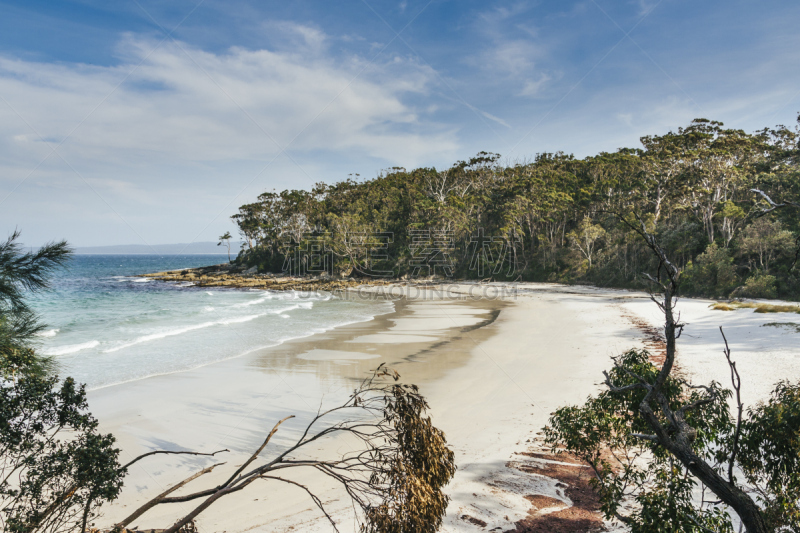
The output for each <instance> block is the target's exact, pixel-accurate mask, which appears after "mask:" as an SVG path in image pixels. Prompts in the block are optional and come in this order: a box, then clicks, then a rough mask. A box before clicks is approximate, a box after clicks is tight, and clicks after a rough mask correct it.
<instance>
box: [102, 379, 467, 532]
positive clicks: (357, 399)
mask: <svg viewBox="0 0 800 533" xmlns="http://www.w3.org/2000/svg"><path fill="white" fill-rule="evenodd" d="M398 378H399V375H398V374H397V372H395V371H393V370H390V369H387V368H386V367H384V366H383V365H381V366H380V367H379V368H378V369H377V370H376V371H375V372H374V374H373V375H372V376H371V377H369V378H368V379H366V380H364V381H363V382H362V383H361V384H360V386H359V387H358V388H356V389H355V390H354V391H353V393H352V394H351V395H350V396H349V398H348V399H347V400H346V401H345V402H344V403H343V404H342V405H340V406H338V407H334V408H332V409H329V410H327V411H320V412H318V413H317V414H316V416H315V417H314V418H313V419H312V420H311V422H310V423H309V424H308V425H307V426H306V428H305V430H304V431H303V432H302V434H301V435H300V437H299V438H298V439H297V440H296V441H295V442H294V444H292V445H291V446H289V447H288V448H286V449H285V450H283V451H282V452H280V453H278V454H277V455H274V456H273V457H272V458H269V459H266V460H265V459H264V458H262V453H263V452H264V450H265V449H266V448H267V446H268V444H269V443H270V440H271V439H272V437H273V436H274V435H275V433H276V432H277V431H278V429H279V428H280V426H281V424H283V423H284V422H285V421H286V420H288V419H289V418H293V417H292V416H289V417H286V418H284V419H283V420H281V421H279V422H278V423H277V424H275V427H273V428H272V431H270V432H269V434H268V435H267V436H266V438H265V440H264V442H263V443H262V444H261V446H259V448H258V449H257V450H255V452H254V453H253V454H252V455H251V456H250V458H249V459H248V460H247V461H245V462H244V464H242V465H241V466H240V467H239V468H237V469H236V470H235V471H234V472H232V473H231V475H230V476H229V477H228V478H227V479H226V481H224V482H223V483H221V484H219V485H216V486H214V487H210V488H207V489H203V490H198V491H195V492H193V493H191V494H187V495H181V496H171V494H173V493H174V492H175V491H177V490H178V489H180V488H182V487H184V486H186V485H187V484H189V483H190V482H192V481H194V480H195V479H197V478H199V477H201V476H203V475H204V474H207V473H208V472H210V471H211V470H213V469H215V468H217V467H220V466H222V465H223V464H224V463H221V464H214V465H211V466H209V467H207V468H205V469H203V470H201V471H199V472H197V473H195V474H193V475H192V476H190V477H189V478H187V479H185V480H183V481H181V482H180V483H178V484H176V485H173V486H172V487H170V488H168V489H167V490H165V491H164V492H162V493H161V494H159V495H158V496H156V497H154V498H153V499H151V500H150V501H149V502H147V503H146V504H144V505H143V506H141V507H140V508H139V509H137V510H136V511H134V512H133V513H132V514H131V515H130V516H128V517H127V518H125V519H124V520H122V521H121V522H119V523H117V524H116V525H115V526H114V528H113V530H115V531H122V530H124V529H125V528H126V527H127V526H128V525H129V524H131V523H133V521H134V520H137V519H138V518H139V517H141V516H142V515H143V514H144V513H146V512H147V511H148V510H150V509H152V508H153V507H155V506H158V505H166V504H172V503H179V502H199V504H198V505H197V506H196V507H195V508H194V509H193V510H192V511H191V512H189V513H188V514H187V515H186V516H184V517H182V518H180V519H179V520H178V521H177V522H175V523H174V524H173V525H172V526H171V527H169V528H167V529H166V530H165V533H175V532H177V531H178V530H180V529H181V528H183V527H184V526H186V525H187V524H192V523H193V521H194V520H195V519H196V518H197V517H198V516H199V515H200V514H201V513H202V512H203V511H205V510H206V509H208V508H209V507H210V506H211V505H212V504H214V503H216V502H217V501H218V500H220V499H222V498H223V497H225V496H228V495H231V494H234V493H236V492H239V491H241V490H243V489H245V488H247V487H248V486H249V485H250V484H251V483H254V482H256V481H265V480H271V481H276V482H279V483H285V484H288V485H292V486H295V487H299V488H301V489H303V490H304V491H305V492H306V493H307V494H308V496H309V498H311V500H312V501H313V502H314V503H315V504H316V506H317V507H318V508H319V510H320V511H321V512H322V514H323V515H324V516H325V517H326V518H327V519H328V521H329V522H330V523H331V526H332V527H333V529H334V530H336V531H338V529H337V527H336V522H335V520H334V519H333V517H332V516H331V515H330V514H329V512H328V510H327V509H326V508H325V505H324V504H323V503H322V501H321V499H320V498H319V496H318V495H317V494H316V493H315V492H314V488H313V487H310V486H306V485H303V484H301V483H298V482H297V481H294V480H292V479H290V478H289V477H287V474H288V471H289V470H291V469H295V468H313V469H315V470H316V471H318V472H320V473H321V474H323V475H324V476H326V477H328V478H330V479H333V480H335V481H336V482H338V483H339V484H340V485H341V487H343V488H344V490H345V492H346V494H347V495H348V497H349V498H350V499H351V500H352V502H353V504H354V508H355V509H356V510H357V511H356V520H357V521H358V522H359V523H360V525H361V530H362V531H364V532H371V533H394V532H397V533H400V532H404V531H418V532H430V533H433V532H434V531H436V530H437V529H438V528H439V526H440V525H441V522H442V518H443V517H444V514H445V509H446V507H447V502H448V501H449V497H448V496H446V495H445V494H444V493H443V492H442V487H443V486H444V485H445V484H447V483H448V482H449V481H450V479H451V478H452V476H453V474H454V473H455V463H454V456H453V452H452V451H451V450H450V448H448V447H447V445H446V441H445V437H444V434H443V433H442V432H441V431H440V430H439V429H437V428H436V427H434V426H433V424H432V423H431V420H430V418H428V417H425V416H424V414H425V411H426V410H427V408H428V404H427V403H426V401H425V398H424V397H423V396H422V395H421V394H420V393H419V390H418V389H417V387H416V386H415V385H406V384H402V383H399V382H398ZM343 435H349V436H350V437H355V441H356V442H357V443H359V445H358V446H357V447H356V448H357V449H355V450H353V451H352V452H350V453H347V454H345V455H344V456H342V457H340V458H338V459H333V460H319V459H296V458H295V457H296V456H299V455H302V452H303V450H304V448H306V447H308V446H309V445H310V444H312V443H317V444H318V443H319V442H320V441H322V440H323V439H330V438H332V437H337V436H343ZM216 453H218V452H216ZM259 462H261V463H262V464H258V463H259Z"/></svg>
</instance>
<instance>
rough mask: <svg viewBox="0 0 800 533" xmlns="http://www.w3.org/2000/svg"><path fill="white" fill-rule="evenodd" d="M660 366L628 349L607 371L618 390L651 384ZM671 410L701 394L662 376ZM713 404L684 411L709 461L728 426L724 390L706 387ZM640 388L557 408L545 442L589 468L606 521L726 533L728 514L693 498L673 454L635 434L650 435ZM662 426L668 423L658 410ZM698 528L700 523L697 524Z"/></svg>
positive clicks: (697, 447)
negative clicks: (641, 412) (641, 408)
mask: <svg viewBox="0 0 800 533" xmlns="http://www.w3.org/2000/svg"><path fill="white" fill-rule="evenodd" d="M658 371H659V369H658V368H657V367H656V366H655V365H653V364H652V363H651V362H650V361H649V354H648V352H647V351H645V350H642V351H637V350H631V351H628V352H626V353H624V354H622V355H621V356H620V357H619V358H617V359H616V365H615V366H614V368H613V369H612V370H611V371H610V372H609V377H610V380H611V381H612V382H613V383H615V384H616V385H617V386H619V387H624V386H626V385H631V384H633V383H635V382H637V378H635V377H634V376H639V377H640V378H642V380H644V381H646V382H648V383H653V382H654V381H655V379H656V376H657V374H658ZM662 390H663V392H664V394H665V396H666V398H667V399H668V401H669V404H670V406H671V407H672V408H673V409H674V410H677V409H678V408H679V407H680V406H681V405H685V404H687V403H692V402H695V401H697V400H699V399H701V398H702V397H703V396H702V395H701V393H700V392H699V391H698V390H697V389H692V388H690V387H688V386H687V385H686V384H685V383H684V382H683V381H681V380H678V379H675V378H673V377H668V378H667V381H666V382H665V384H664V388H663V389H662ZM711 390H713V391H714V401H712V402H710V403H708V404H705V405H702V406H700V407H699V408H698V409H695V410H691V411H689V412H688V413H687V416H686V421H687V423H689V424H690V425H691V426H692V427H694V428H695V429H696V430H697V433H696V436H695V439H694V442H693V447H694V451H695V453H697V454H698V455H700V456H701V457H706V458H709V459H710V460H711V462H712V463H714V462H717V461H718V459H719V457H720V451H719V450H720V449H719V447H720V446H721V445H722V444H723V443H724V442H726V439H729V438H730V435H731V433H732V430H733V422H732V420H731V417H730V414H729V412H728V404H727V399H728V398H729V397H730V391H728V390H725V389H722V388H721V387H720V386H719V385H718V384H716V383H712V385H711ZM645 394H646V391H645V390H644V389H631V390H627V391H624V392H611V391H608V390H607V391H604V392H601V393H600V394H598V395H597V396H595V397H592V398H589V399H588V400H587V402H586V403H585V404H584V405H582V406H568V407H562V408H560V409H558V410H557V411H556V412H555V413H553V415H552V416H551V418H550V421H549V423H548V425H547V426H546V427H545V440H546V442H547V443H548V444H549V445H551V446H552V447H553V449H554V450H563V451H567V452H569V453H571V454H574V455H576V456H577V457H579V458H581V459H583V460H584V461H586V462H587V463H588V464H589V465H590V466H591V467H592V469H593V470H594V472H595V474H596V477H595V479H594V480H593V483H594V486H595V488H596V490H597V492H598V494H599V495H600V502H601V510H602V512H603V514H604V515H605V517H606V518H607V519H609V520H621V521H623V522H624V523H626V525H628V526H629V527H630V528H631V531H633V532H636V533H639V532H641V533H644V532H654V531H658V532H661V531H663V532H683V531H692V532H694V531H697V532H700V531H703V529H702V527H705V528H709V529H712V530H714V531H730V532H732V531H733V530H732V529H731V524H730V519H729V517H728V516H727V515H726V514H725V513H722V512H720V510H719V509H717V508H716V507H714V506H710V505H698V504H697V503H696V502H695V501H694V499H693V490H694V489H695V486H696V485H697V480H696V479H694V478H693V476H692V475H691V474H690V473H689V472H688V471H687V470H686V468H685V467H683V466H682V465H680V463H677V462H676V461H675V459H674V458H673V456H672V455H670V454H669V453H668V452H667V451H666V450H665V449H664V448H662V447H661V446H659V445H657V444H655V443H654V442H653V441H651V440H647V439H643V438H641V437H638V436H637V434H647V433H649V432H650V431H651V430H650V428H649V426H648V425H647V424H646V423H645V421H644V419H643V418H642V417H641V416H640V415H639V404H640V403H641V401H642V400H643V398H644V395H645ZM658 416H659V419H660V421H661V422H662V424H664V425H666V426H667V427H669V424H668V423H667V422H666V420H665V419H664V417H663V414H661V413H659V415H658ZM698 524H700V525H702V527H700V526H699V525H698Z"/></svg>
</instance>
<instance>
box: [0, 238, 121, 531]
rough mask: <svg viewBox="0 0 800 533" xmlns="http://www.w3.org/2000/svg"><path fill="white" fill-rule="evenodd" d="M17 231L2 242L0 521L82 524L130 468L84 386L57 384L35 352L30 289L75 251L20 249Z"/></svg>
mask: <svg viewBox="0 0 800 533" xmlns="http://www.w3.org/2000/svg"><path fill="white" fill-rule="evenodd" d="M18 237H19V233H18V232H14V233H13V234H12V235H11V236H10V237H9V238H8V240H7V241H6V242H4V243H0V525H2V526H3V531H8V532H13V533H33V532H39V531H42V532H44V531H47V532H60V531H74V530H78V531H80V530H81V529H82V528H83V526H84V525H86V524H87V523H89V521H90V520H91V519H92V518H93V517H94V516H96V514H97V508H98V507H99V505H101V504H102V503H103V502H106V501H110V500H113V499H114V498H116V496H117V494H118V493H119V490H120V488H121V487H122V478H123V476H124V474H125V472H124V471H123V470H122V469H121V468H120V465H119V462H118V460H117V459H118V454H119V450H117V449H116V448H114V447H113V445H114V437H112V436H111V435H102V434H100V433H98V431H97V421H96V420H95V419H94V418H92V416H91V415H90V414H89V413H88V412H86V408H87V405H86V393H85V390H84V388H83V386H81V387H78V386H76V384H75V382H74V381H73V380H72V379H70V378H67V379H66V380H64V382H63V383H59V380H58V378H57V377H56V376H55V375H54V372H53V364H52V361H51V360H49V359H47V358H43V357H41V356H39V355H37V354H36V351H35V335H36V334H37V333H38V332H40V331H41V330H42V328H43V327H44V326H43V325H42V324H41V323H40V322H39V319H38V317H37V316H36V315H35V314H34V313H33V311H31V309H30V308H29V307H28V305H27V303H26V301H25V296H26V294H28V293H29V292H31V291H38V290H43V289H46V288H48V287H49V281H50V275H51V274H52V272H53V270H54V269H56V268H58V267H60V266H62V265H63V264H64V263H65V261H66V260H67V259H68V257H69V255H70V250H69V248H68V247H67V245H66V243H64V242H61V243H55V244H48V245H45V246H44V247H42V248H40V249H39V250H37V251H35V252H23V251H22V246H21V245H20V244H19V243H18V242H16V241H17V238H18Z"/></svg>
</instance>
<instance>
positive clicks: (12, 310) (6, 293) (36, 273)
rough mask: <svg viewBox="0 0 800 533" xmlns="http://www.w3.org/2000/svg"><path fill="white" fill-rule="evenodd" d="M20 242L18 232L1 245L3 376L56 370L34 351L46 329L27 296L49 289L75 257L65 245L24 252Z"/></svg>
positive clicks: (0, 357)
mask: <svg viewBox="0 0 800 533" xmlns="http://www.w3.org/2000/svg"><path fill="white" fill-rule="evenodd" d="M18 238H19V232H18V231H15V232H14V233H12V234H11V236H9V237H8V239H7V240H6V241H5V242H0V376H8V375H11V374H14V373H16V372H18V371H22V372H35V373H39V374H42V373H47V372H51V371H52V370H53V364H52V361H51V360H49V359H48V358H46V357H42V356H39V355H37V354H36V353H35V351H34V350H33V344H34V341H35V336H36V334H37V333H39V332H40V331H42V329H43V328H44V325H43V324H41V323H40V322H39V319H38V317H37V316H36V314H35V313H34V312H33V311H32V310H31V309H30V308H29V307H28V305H27V303H26V302H25V295H26V293H28V292H31V291H40V290H45V289H47V288H48V287H49V284H50V275H51V274H52V272H53V271H54V270H55V269H57V268H59V267H61V266H63V265H64V263H65V262H66V261H67V260H68V259H69V256H70V254H71V251H70V249H69V247H68V246H67V244H66V243H65V242H63V241H62V242H58V243H50V244H46V245H45V246H43V247H42V248H39V250H37V251H35V252H23V251H22V245H21V244H20V243H19V242H17V239H18Z"/></svg>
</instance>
